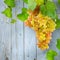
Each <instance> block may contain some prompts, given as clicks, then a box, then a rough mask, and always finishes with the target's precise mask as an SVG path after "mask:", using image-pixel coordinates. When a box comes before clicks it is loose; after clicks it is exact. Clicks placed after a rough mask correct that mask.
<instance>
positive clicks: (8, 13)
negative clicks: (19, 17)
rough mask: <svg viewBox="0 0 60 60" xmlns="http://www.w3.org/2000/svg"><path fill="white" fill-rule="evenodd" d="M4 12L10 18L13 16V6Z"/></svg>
mask: <svg viewBox="0 0 60 60" xmlns="http://www.w3.org/2000/svg"><path fill="white" fill-rule="evenodd" d="M2 14H4V15H5V16H7V17H8V18H11V17H12V9H11V8H6V9H5V10H4V11H3V12H2Z"/></svg>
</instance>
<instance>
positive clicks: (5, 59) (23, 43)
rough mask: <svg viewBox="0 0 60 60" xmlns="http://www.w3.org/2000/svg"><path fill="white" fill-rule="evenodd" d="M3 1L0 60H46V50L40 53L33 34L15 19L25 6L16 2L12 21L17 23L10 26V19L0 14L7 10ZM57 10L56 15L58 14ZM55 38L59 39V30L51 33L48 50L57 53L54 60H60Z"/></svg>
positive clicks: (17, 0)
mask: <svg viewBox="0 0 60 60" xmlns="http://www.w3.org/2000/svg"><path fill="white" fill-rule="evenodd" d="M3 1H4V0H0V60H46V57H45V54H46V52H47V50H46V51H41V50H40V49H39V48H38V47H37V45H36V44H37V39H36V36H35V32H34V31H33V30H32V29H30V28H29V27H26V26H25V25H24V23H23V22H21V21H19V20H18V19H17V17H16V15H17V14H19V13H21V8H22V7H27V5H26V4H23V1H22V0H16V7H15V8H13V11H12V13H13V19H14V18H15V19H16V20H17V22H16V23H15V24H11V23H10V21H11V19H9V18H7V17H5V15H3V14H1V12H2V11H3V10H4V9H5V8H7V6H6V5H5V4H4V3H3ZM54 1H56V0H54ZM55 3H56V2H55ZM56 4H57V3H56ZM57 6H58V5H57ZM59 9H60V8H59ZM59 9H58V13H60V12H59V11H60V10H59ZM59 15H60V14H59ZM59 17H60V16H59ZM57 38H60V29H58V30H56V31H54V32H53V35H52V40H51V44H50V48H49V49H53V50H56V51H57V52H58V53H59V55H58V56H57V57H56V58H55V60H60V51H59V50H58V49H57V48H56V39H57ZM49 49H48V50H49Z"/></svg>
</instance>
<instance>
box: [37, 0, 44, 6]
mask: <svg viewBox="0 0 60 60" xmlns="http://www.w3.org/2000/svg"><path fill="white" fill-rule="evenodd" d="M36 3H37V5H42V4H44V0H36Z"/></svg>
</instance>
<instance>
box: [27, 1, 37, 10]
mask: <svg viewBox="0 0 60 60" xmlns="http://www.w3.org/2000/svg"><path fill="white" fill-rule="evenodd" d="M36 6H37V3H36V1H35V0H28V8H29V9H30V10H34V9H35V8H36Z"/></svg>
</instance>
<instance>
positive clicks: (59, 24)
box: [56, 19, 60, 29]
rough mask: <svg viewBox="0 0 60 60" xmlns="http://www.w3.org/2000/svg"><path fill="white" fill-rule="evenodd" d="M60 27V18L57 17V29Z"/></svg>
mask: <svg viewBox="0 0 60 60" xmlns="http://www.w3.org/2000/svg"><path fill="white" fill-rule="evenodd" d="M59 28H60V19H57V20H56V29H59Z"/></svg>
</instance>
